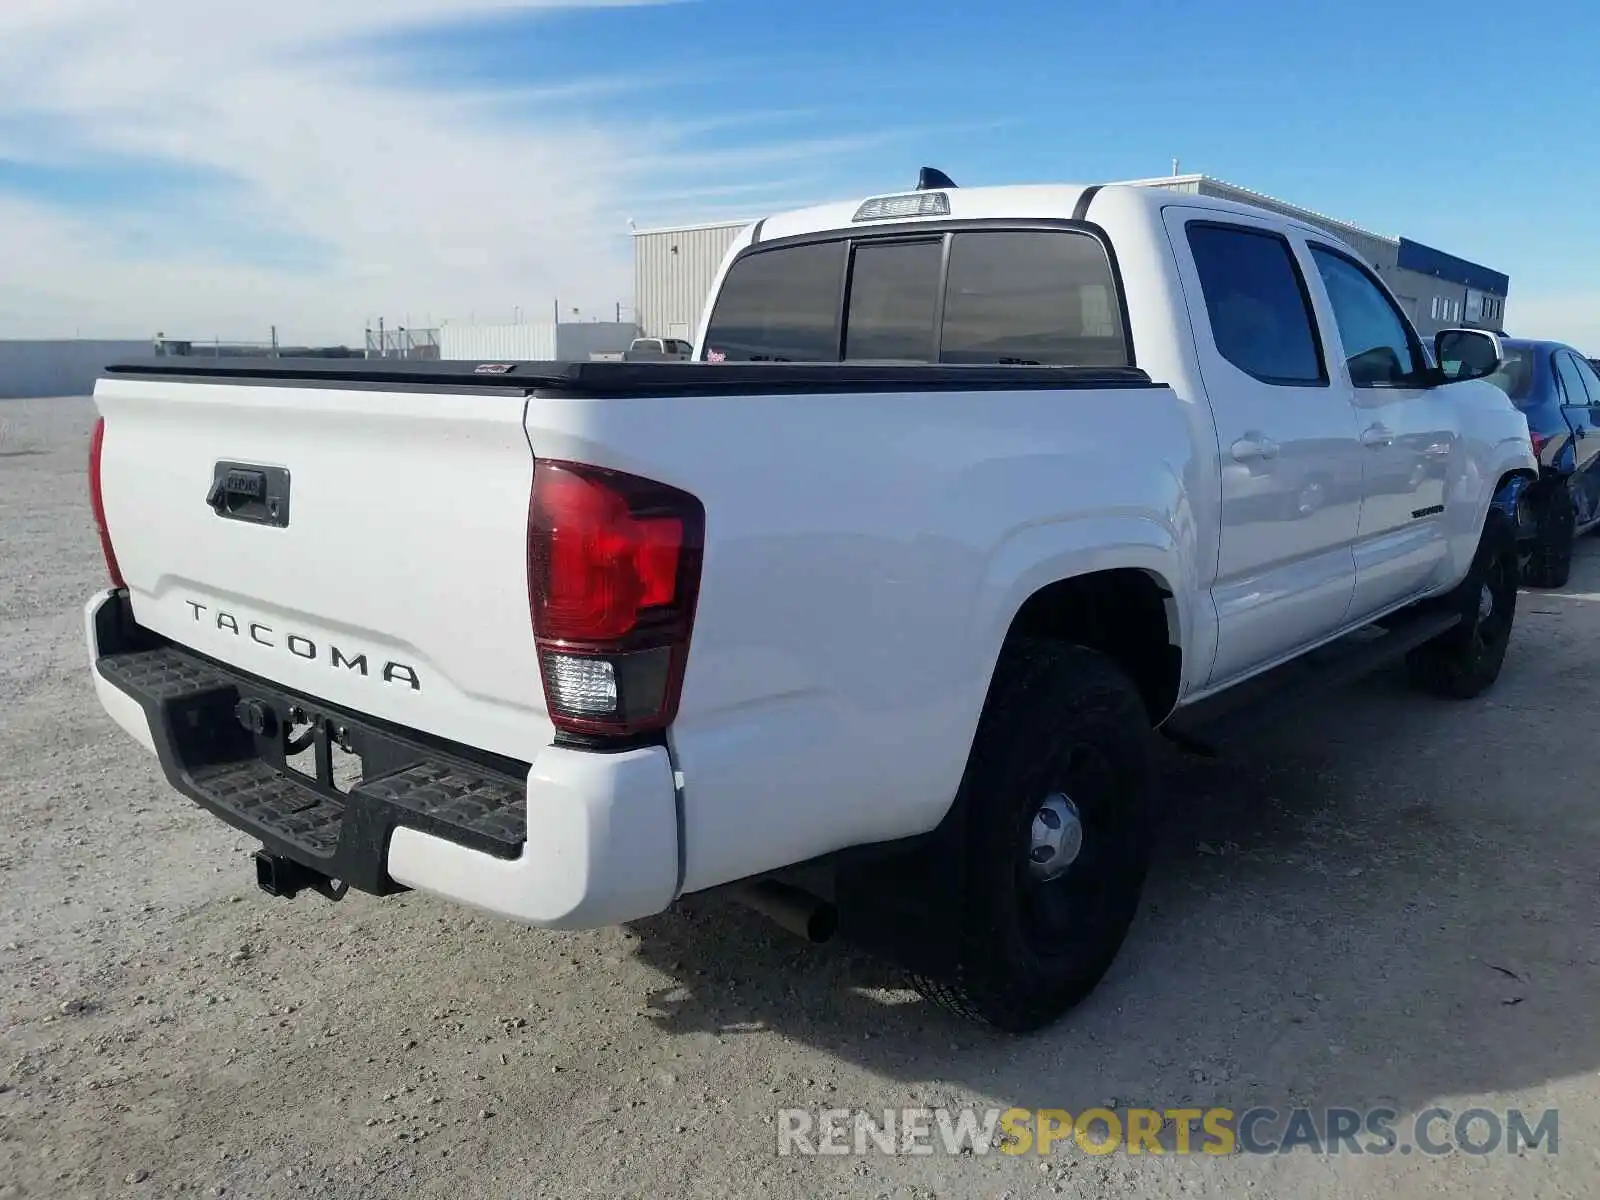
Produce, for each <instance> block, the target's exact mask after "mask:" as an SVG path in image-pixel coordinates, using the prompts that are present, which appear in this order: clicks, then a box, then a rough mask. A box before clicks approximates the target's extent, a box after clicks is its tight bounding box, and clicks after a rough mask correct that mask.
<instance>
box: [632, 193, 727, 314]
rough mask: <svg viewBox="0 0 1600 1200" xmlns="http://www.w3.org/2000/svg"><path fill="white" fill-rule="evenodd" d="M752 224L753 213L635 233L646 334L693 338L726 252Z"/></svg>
mask: <svg viewBox="0 0 1600 1200" xmlns="http://www.w3.org/2000/svg"><path fill="white" fill-rule="evenodd" d="M752 224H754V219H753V218H752V219H751V220H749V221H722V222H719V223H717V224H714V225H685V226H682V227H681V228H677V229H640V230H636V231H635V232H634V235H633V307H634V317H635V319H636V320H637V321H638V323H639V328H640V330H641V331H642V334H643V336H645V337H675V338H683V339H684V340H685V341H689V342H692V341H694V336H695V333H696V332H697V331H698V329H699V325H700V310H701V309H702V308H703V307H704V306H705V302H706V297H707V296H709V295H710V294H711V285H712V284H714V283H715V282H716V281H717V270H718V268H720V267H721V266H722V259H723V256H724V255H726V254H727V253H728V247H729V246H731V245H733V240H734V238H736V237H738V236H739V231H740V230H741V229H745V228H748V227H749V226H750V225H752Z"/></svg>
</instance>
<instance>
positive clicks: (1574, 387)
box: [1556, 350, 1600, 408]
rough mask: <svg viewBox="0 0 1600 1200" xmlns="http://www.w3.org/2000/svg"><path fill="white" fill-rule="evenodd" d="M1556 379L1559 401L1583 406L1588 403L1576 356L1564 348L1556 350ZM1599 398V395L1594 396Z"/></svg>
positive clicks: (1587, 392)
mask: <svg viewBox="0 0 1600 1200" xmlns="http://www.w3.org/2000/svg"><path fill="white" fill-rule="evenodd" d="M1556 380H1557V382H1558V383H1559V384H1560V385H1561V403H1563V404H1568V405H1572V406H1574V407H1576V408H1583V407H1585V406H1587V405H1588V404H1589V403H1590V400H1589V390H1588V388H1586V387H1585V386H1584V383H1583V376H1582V375H1580V374H1579V373H1578V357H1577V355H1575V354H1569V353H1567V351H1565V350H1557V351H1556ZM1596 400H1600V397H1596Z"/></svg>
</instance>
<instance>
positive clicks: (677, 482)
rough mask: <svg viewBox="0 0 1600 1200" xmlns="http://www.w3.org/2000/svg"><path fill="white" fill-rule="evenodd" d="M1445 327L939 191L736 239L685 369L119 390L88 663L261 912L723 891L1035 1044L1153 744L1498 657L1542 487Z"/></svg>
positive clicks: (1091, 919) (342, 377) (1112, 919)
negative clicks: (1321, 696) (348, 894)
mask: <svg viewBox="0 0 1600 1200" xmlns="http://www.w3.org/2000/svg"><path fill="white" fill-rule="evenodd" d="M1443 336H1446V337H1448V338H1450V339H1453V340H1452V342H1451V345H1450V347H1449V355H1448V357H1449V358H1450V359H1451V361H1452V362H1457V363H1460V364H1462V366H1461V367H1460V368H1459V369H1458V373H1457V377H1456V378H1455V379H1453V380H1446V379H1445V378H1444V377H1443V376H1442V375H1441V374H1440V373H1439V372H1438V371H1437V370H1436V369H1434V368H1433V367H1432V366H1431V365H1430V363H1429V360H1428V358H1427V355H1426V353H1425V351H1424V350H1423V348H1422V346H1421V345H1420V344H1419V341H1418V338H1417V335H1416V333H1415V332H1414V330H1413V329H1412V327H1411V325H1410V324H1409V323H1408V321H1407V320H1406V318H1405V317H1404V316H1403V314H1402V313H1401V311H1400V309H1399V308H1398V306H1397V305H1396V303H1395V301H1394V299H1393V297H1392V296H1391V295H1390V294H1389V293H1388V291H1386V290H1385V288H1384V285H1383V284H1382V283H1381V282H1380V281H1379V280H1378V279H1377V278H1376V277H1375V276H1374V275H1373V273H1372V272H1371V271H1370V270H1369V269H1368V268H1367V267H1366V266H1365V265H1364V264H1363V263H1362V262H1361V261H1360V259H1359V257H1358V256H1357V255H1356V254H1355V253H1353V252H1352V250H1351V249H1350V248H1349V247H1348V246H1346V245H1344V244H1342V243H1340V242H1339V241H1338V240H1337V239H1335V238H1333V237H1331V236H1329V234H1327V233H1326V232H1324V231H1322V230H1320V229H1316V228H1313V227H1311V226H1308V225H1304V224H1301V223H1299V222H1297V221H1294V220H1292V219H1289V218H1286V217H1282V216H1278V215H1274V214H1270V213H1265V212H1262V211H1259V210H1256V209H1253V208H1249V207H1245V206H1241V205H1237V204H1231V203H1228V202H1225V201H1222V200H1215V199H1209V198H1204V197H1198V196H1183V195H1178V194H1175V193H1170V192H1165V191H1158V190H1151V189H1143V188H1124V187H1105V188H1103V189H1102V188H1096V187H1082V186H1059V187H1054V186H1051V187H1001V188H988V189H956V188H953V187H946V188H936V189H927V190H919V191H916V192H912V193H908V194H905V195H894V196H882V197H873V198H869V199H867V200H866V201H864V202H862V203H850V204H842V205H831V206H826V207H821V208H813V209H808V210H805V211H801V212H792V213H786V214H783V215H779V216H774V217H771V218H770V219H768V220H766V221H764V222H761V223H760V224H759V225H757V226H753V227H752V228H751V229H750V230H748V231H746V233H745V234H744V235H742V237H741V238H740V239H739V241H738V242H737V243H736V244H735V245H734V246H733V247H732V249H731V250H730V251H729V255H728V258H727V260H726V262H725V264H724V267H723V270H722V273H721V276H720V279H719V282H718V284H717V287H716V289H715V292H714V295H713V298H712V300H711V302H710V304H709V306H708V310H707V313H706V315H705V317H704V319H703V323H702V327H701V329H700V331H699V334H698V339H697V342H698V344H697V347H696V350H697V353H696V357H697V358H699V359H702V360H705V361H700V362H693V363H687V364H673V365H665V364H663V365H661V366H659V367H657V366H652V365H650V364H643V363H622V364H618V363H593V362H585V363H576V364H570V365H559V364H558V365H555V366H552V365H551V364H548V363H545V364H521V363H485V364H479V365H477V366H474V365H472V364H461V363H419V362H401V363H385V362H371V361H364V362H357V363H353V364H345V363H333V362H326V363H314V364H313V363H295V362H289V361H285V360H275V361H263V362H254V363H251V362H238V363H233V364H222V363H211V362H207V363H198V362H187V361H184V362H178V361H174V360H160V361H152V362H149V363H144V364H128V365H124V366H118V367H115V368H112V369H111V370H110V371H109V372H108V374H107V375H106V376H105V377H104V378H103V379H102V380H101V381H100V382H99V385H98V387H97V389H96V393H95V398H96V402H97V404H98V407H99V412H100V414H101V421H100V423H99V424H98V425H97V427H96V430H95V435H94V444H93V452H92V456H91V457H92V472H91V486H92V495H93V500H94V508H95V512H96V515H97V519H98V520H99V522H100V528H101V531H102V535H103V540H104V549H105V556H106V562H107V566H108V568H109V572H110V579H109V582H108V585H107V587H106V588H105V589H104V590H102V591H100V592H98V593H96V594H95V595H94V596H93V597H92V598H91V599H90V600H89V602H88V606H87V612H86V617H87V622H86V631H87V638H88V651H89V657H90V660H91V662H92V663H93V677H94V683H95V687H96V689H97V691H98V694H99V699H100V702H101V703H102V704H103V705H104V706H105V709H106V711H107V712H108V713H110V714H111V716H112V717H114V718H115V719H116V721H117V722H118V723H119V724H120V725H121V726H122V727H123V728H124V729H126V730H127V731H128V733H129V734H131V735H132V736H133V737H135V738H137V739H138V740H139V741H140V742H141V743H143V744H144V745H145V746H146V747H147V748H149V749H150V750H151V751H152V752H154V754H155V755H156V756H157V758H158V760H159V762H160V765H161V769H162V770H163V771H164V772H165V773H166V776H167V778H168V779H169V780H170V781H171V782H172V785H173V786H174V787H175V788H177V789H178V790H179V791H180V792H182V793H183V794H184V795H186V796H188V797H190V798H191V799H192V800H194V801H195V802H196V803H197V804H198V805H200V806H201V807H202V808H204V809H206V810H207V811H209V812H210V813H212V814H214V815H215V816H216V817H218V818H220V819H222V820H224V821H226V822H228V823H229V824H231V825H233V826H235V827H237V828H239V829H241V830H244V831H246V832H248V833H250V834H251V835H253V836H254V837H256V838H259V839H260V841H261V843H262V850H261V852H260V853H259V854H258V856H257V862H256V867H257V871H258V878H259V881H260V882H261V884H262V886H263V887H264V888H266V889H267V890H269V891H272V892H275V893H279V894H286V895H292V894H294V893H295V892H296V891H300V890H303V889H306V888H315V889H316V890H319V891H322V892H324V893H326V894H329V895H332V896H339V895H342V894H343V890H344V889H345V888H346V887H354V888H357V889H360V890H364V891H368V892H374V893H380V894H382V893H388V892H394V891H396V890H400V889H405V888H414V889H418V890H420V891H424V892H429V893H433V894H435V895H437V896H440V897H443V898H445V899H446V900H449V901H454V902H457V903H460V904H464V905H469V906H472V907H474V908H477V909H481V910H486V911H488V912H491V913H497V914H501V915H503V916H505V917H507V918H511V919H515V920H518V921H523V922H527V923H530V924H532V925H537V926H548V927H554V928H576V927H586V926H598V925H605V924H610V923H614V922H624V921H630V920H633V919H636V918H640V917H644V916H647V915H649V914H653V913H658V912H661V911H662V910H664V909H667V908H668V907H670V906H671V905H673V904H674V903H675V902H676V901H677V900H678V899H679V898H680V897H682V896H684V895H686V894H689V893H697V892H702V891H705V890H707V889H713V888H723V887H728V888H731V889H733V890H734V892H735V894H737V895H739V896H741V897H742V898H744V899H746V900H748V901H749V902H750V903H751V904H753V905H756V906H757V907H760V908H762V909H764V910H765V911H768V912H770V913H772V914H774V915H776V916H778V917H779V918H780V919H781V920H783V921H784V922H785V923H786V924H787V925H789V926H790V927H792V928H797V929H801V930H803V931H805V932H808V933H809V934H811V935H813V936H818V937H820V936H824V935H826V934H828V933H830V932H831V931H832V930H833V928H834V927H835V926H836V927H837V929H838V931H839V933H840V934H841V935H842V936H844V937H847V938H851V939H854V940H855V942H856V943H857V944H859V945H862V946H865V947H868V948H871V949H872V950H874V951H876V952H878V953H881V954H883V955H885V956H886V957H888V958H891V959H893V960H895V961H897V962H899V963H901V964H902V965H904V966H905V967H907V968H908V969H909V970H910V972H911V973H912V974H913V977H914V978H915V979H916V981H917V983H918V986H919V987H921V988H922V990H923V991H924V992H925V994H927V995H929V996H932V997H935V998H937V999H939V1000H941V1001H943V1002H945V1003H947V1004H949V1005H951V1006H952V1007H954V1008H956V1009H958V1010H960V1011H962V1012H966V1013H969V1014H971V1015H974V1016H976V1017H978V1018H981V1019H983V1020H985V1021H988V1022H991V1023H993V1024H995V1025H998V1026H1000V1027H1002V1028H1005V1029H1010V1030H1016V1031H1022V1030H1028V1029H1032V1028H1035V1027H1037V1026H1039V1025H1041V1024H1042V1023H1044V1022H1047V1021H1050V1020H1052V1019H1053V1018H1055V1017H1057V1016H1058V1015H1059V1014H1061V1013H1062V1012H1063V1011H1065V1010H1066V1009H1067V1008H1068V1007H1070V1006H1071V1005H1072V1004H1073V1003H1074V1002H1076V1001H1077V1000H1078V999H1079V998H1081V997H1082V996H1084V995H1085V994H1086V993H1088V992H1089V990H1090V989H1091V988H1092V987H1093V986H1094V985H1095V983H1096V982H1097V981H1098V980H1099V978H1100V977H1101V975H1102V974H1103V972H1104V971H1105V970H1106V969H1107V967H1108V966H1109V964H1110V963H1111V962H1112V960H1113V958H1114V956H1115V955H1116V954H1117V951H1118V948H1119V946H1120V945H1121V943H1122V941H1123V938H1124V934H1125V932H1126V930H1127V929H1128V926H1129V922H1130V921H1131V920H1132V918H1133V916H1134V912H1135V909H1136V907H1137V905H1138V901H1139V895H1140V888H1141V884H1142V881H1143V878H1144V875H1145V871H1146V862H1147V856H1148V851H1149V845H1150V838H1151V819H1150V810H1149V804H1150V790H1151V780H1152V768H1151V747H1152V730H1156V729H1160V730H1162V731H1165V732H1168V733H1170V734H1171V735H1172V736H1174V737H1176V738H1180V739H1182V740H1184V741H1185V742H1190V743H1193V742H1195V741H1197V740H1199V741H1204V740H1207V739H1214V738H1216V737H1220V736H1222V734H1223V733H1224V732H1226V731H1227V729H1228V728H1230V727H1236V726H1235V722H1241V721H1243V720H1244V718H1245V716H1246V715H1247V714H1248V713H1249V712H1260V711H1263V705H1264V704H1268V703H1270V704H1271V705H1272V706H1274V707H1281V706H1282V705H1283V704H1284V703H1286V702H1287V699H1288V698H1289V697H1292V696H1293V695H1296V694H1298V689H1299V688H1300V687H1302V686H1304V685H1306V684H1307V682H1308V681H1314V680H1316V679H1341V678H1345V677H1347V676H1349V675H1350V674H1352V673H1354V672H1357V671H1359V670H1364V669H1367V668H1369V667H1371V666H1374V665H1376V664H1377V663H1379V662H1382V661H1389V660H1392V659H1394V658H1396V657H1398V656H1405V657H1407V658H1408V659H1409V661H1410V664H1411V667H1412V669H1413V671H1414V674H1415V676H1416V678H1417V679H1418V681H1419V682H1420V683H1421V684H1423V685H1425V687H1426V688H1427V689H1428V690H1430V691H1432V692H1435V693H1439V694H1442V695H1445V696H1450V697H1472V696H1476V695H1477V694H1479V693H1480V692H1481V691H1482V690H1483V689H1485V688H1487V687H1488V686H1490V685H1491V684H1492V683H1493V682H1494V680H1495V678H1496V676H1497V675H1498V674H1499V672H1500V667H1501V662H1502V660H1503V658H1504V656H1505V654H1506V650H1507V645H1508V642H1509V639H1510V636H1511V631H1512V623H1513V617H1514V613H1515V606H1516V596H1517V562H1516V554H1515V549H1514V546H1513V540H1512V525H1513V522H1514V521H1515V520H1516V519H1517V503H1516V496H1517V489H1518V488H1519V487H1520V486H1521V484H1522V483H1523V482H1524V481H1526V480H1528V479H1531V478H1533V477H1534V475H1535V473H1536V470H1537V464H1536V462H1535V460H1534V458H1533V455H1532V453H1531V451H1530V447H1529V440H1528V431H1527V425H1526V422H1525V421H1524V420H1523V419H1522V417H1521V416H1520V415H1519V414H1518V413H1517V411H1516V409H1515V408H1513V407H1512V405H1511V403H1510V401H1508V400H1507V398H1506V396H1505V394H1504V393H1503V392H1501V391H1500V390H1499V389H1498V388H1496V387H1494V386H1493V385H1492V384H1490V383H1487V382H1484V381H1483V380H1482V378H1481V377H1482V376H1485V375H1488V374H1489V373H1491V372H1492V371H1493V370H1494V369H1495V367H1496V366H1497V364H1498V361H1499V346H1498V342H1497V339H1496V338H1495V337H1493V336H1492V335H1489V334H1484V333H1476V332H1473V331H1451V332H1450V333H1448V334H1446V335H1443ZM1438 357H1439V358H1440V359H1443V358H1444V357H1446V355H1443V354H1441V355H1439V356H1438ZM1375 631H1379V632H1381V636H1376V637H1374V636H1373V634H1374V632H1375ZM1313 650H1318V651H1320V652H1319V653H1317V654H1311V653H1309V652H1311V651H1313ZM1285 689H1288V690H1287V691H1286V690H1285ZM1269 695H1270V696H1271V697H1273V698H1272V699H1271V700H1270V701H1268V700H1267V699H1266V697H1268V696H1269Z"/></svg>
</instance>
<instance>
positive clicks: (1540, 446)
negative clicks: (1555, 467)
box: [1528, 429, 1550, 461]
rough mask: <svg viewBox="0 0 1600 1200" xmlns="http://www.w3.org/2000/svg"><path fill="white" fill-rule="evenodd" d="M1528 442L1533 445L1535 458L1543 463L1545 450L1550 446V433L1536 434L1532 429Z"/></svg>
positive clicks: (1529, 432)
mask: <svg viewBox="0 0 1600 1200" xmlns="http://www.w3.org/2000/svg"><path fill="white" fill-rule="evenodd" d="M1528 441H1530V442H1532V443H1533V456H1534V457H1535V458H1537V459H1539V460H1540V461H1543V459H1544V448H1545V447H1546V446H1548V445H1549V444H1550V435H1549V434H1548V433H1534V432H1533V430H1531V429H1530V430H1529V431H1528Z"/></svg>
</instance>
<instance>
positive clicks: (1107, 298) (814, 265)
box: [703, 226, 1133, 367]
mask: <svg viewBox="0 0 1600 1200" xmlns="http://www.w3.org/2000/svg"><path fill="white" fill-rule="evenodd" d="M703 357H705V358H706V359H707V360H708V361H712V362H897V363H955V364H973V365H995V364H1009V365H1019V366H1064V367H1122V366H1131V365H1133V356H1132V350H1131V347H1130V345H1129V341H1128V336H1127V329H1126V324H1125V321H1124V318H1123V306H1122V299H1121V294H1120V292H1119V290H1118V284H1117V279H1116V276H1115V273H1114V272H1113V270H1112V266H1111V259H1110V256H1109V255H1108V254H1107V252H1106V249H1105V246H1104V245H1103V244H1102V243H1101V242H1100V240H1099V238H1098V237H1096V236H1095V235H1094V234H1092V233H1090V232H1088V231H1086V230H1084V229H1079V228H1073V227H1064V226H1063V227H1054V226H1053V227H1049V228H1044V229H1032V228H1029V229H1007V228H1003V227H989V226H985V227H982V228H970V227H966V228H956V229H942V230H927V229H916V230H910V231H905V232H900V233H892V234H884V233H879V232H877V231H875V232H874V233H873V234H871V235H862V234H854V233H841V234H839V235H837V236H833V237H830V238H828V239H826V240H820V241H811V242H803V243H798V244H781V243H780V244H778V245H776V246H773V247H772V248H770V249H756V250H753V251H750V252H747V253H746V254H745V255H743V256H742V257H741V258H739V259H738V260H736V261H735V263H734V264H733V266H732V267H731V268H730V269H729V271H728V274H727V278H726V280H725V281H724V283H723V285H722V288H721V290H720V291H719V293H718V295H717V298H716V301H715V304H714V306H713V309H712V313H711V319H710V321H709V322H708V323H707V327H706V337H705V342H704V353H703Z"/></svg>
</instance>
